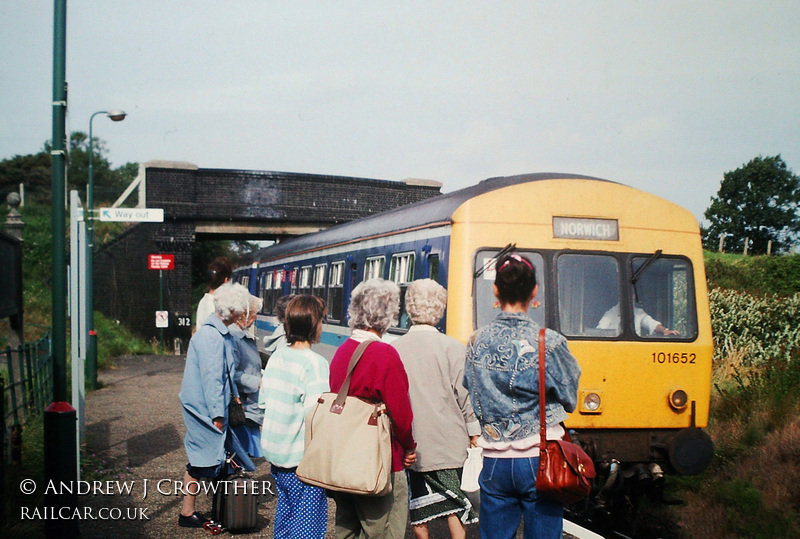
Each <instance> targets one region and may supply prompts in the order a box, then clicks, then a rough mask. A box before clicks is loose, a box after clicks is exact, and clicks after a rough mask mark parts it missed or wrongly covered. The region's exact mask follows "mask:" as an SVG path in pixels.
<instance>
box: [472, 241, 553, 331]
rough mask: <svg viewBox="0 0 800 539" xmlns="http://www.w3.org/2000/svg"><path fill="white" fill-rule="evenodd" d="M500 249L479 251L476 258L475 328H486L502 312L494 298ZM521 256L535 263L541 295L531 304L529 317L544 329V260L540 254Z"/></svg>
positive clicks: (521, 252)
mask: <svg viewBox="0 0 800 539" xmlns="http://www.w3.org/2000/svg"><path fill="white" fill-rule="evenodd" d="M499 252H500V249H487V250H481V251H478V253H477V254H476V256H475V263H474V264H475V266H474V272H475V274H476V275H477V277H475V280H474V282H473V286H474V293H473V299H474V301H475V327H481V326H485V325H486V324H488V323H489V322H491V321H492V320H494V319H495V317H497V315H498V313H499V312H500V307H499V305H497V299H496V298H495V297H494V291H493V289H492V285H493V284H494V277H495V268H494V262H495V258H496V257H497V254H498V253H499ZM517 252H518V253H519V254H520V255H522V256H524V257H525V258H527V259H528V260H530V261H531V262H532V263H533V267H534V269H535V270H536V282H537V283H538V284H539V293H538V294H537V295H536V297H535V298H534V301H533V302H532V303H531V307H530V310H529V311H528V316H530V317H531V318H532V319H533V321H534V322H536V323H537V324H539V325H540V326H542V327H544V325H545V323H544V313H545V297H546V294H545V289H546V282H545V280H544V278H543V276H544V275H545V273H544V259H543V258H542V255H540V254H539V253H535V252H531V251H517Z"/></svg>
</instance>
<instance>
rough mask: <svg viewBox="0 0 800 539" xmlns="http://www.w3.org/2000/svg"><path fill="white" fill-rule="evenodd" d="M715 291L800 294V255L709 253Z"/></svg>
mask: <svg viewBox="0 0 800 539" xmlns="http://www.w3.org/2000/svg"><path fill="white" fill-rule="evenodd" d="M705 263H706V277H707V279H708V284H709V286H710V287H712V288H725V289H735V290H739V291H742V292H750V293H752V294H756V295H761V294H777V295H779V296H790V295H793V294H796V293H798V292H800V255H788V256H743V255H735V254H720V253H714V252H711V251H706V252H705Z"/></svg>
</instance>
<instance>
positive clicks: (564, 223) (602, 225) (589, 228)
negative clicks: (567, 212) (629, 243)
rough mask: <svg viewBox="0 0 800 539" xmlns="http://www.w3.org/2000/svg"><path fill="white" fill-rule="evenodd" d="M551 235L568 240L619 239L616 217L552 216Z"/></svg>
mask: <svg viewBox="0 0 800 539" xmlns="http://www.w3.org/2000/svg"><path fill="white" fill-rule="evenodd" d="M553 237H555V238H561V239H568V240H597V241H619V223H618V222H617V220H616V219H587V218H585V217H553Z"/></svg>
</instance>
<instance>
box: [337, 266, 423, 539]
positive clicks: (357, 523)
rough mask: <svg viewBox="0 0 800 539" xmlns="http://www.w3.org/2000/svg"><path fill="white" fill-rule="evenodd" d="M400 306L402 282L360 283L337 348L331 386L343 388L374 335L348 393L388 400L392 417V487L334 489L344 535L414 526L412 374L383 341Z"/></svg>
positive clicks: (382, 534)
mask: <svg viewBox="0 0 800 539" xmlns="http://www.w3.org/2000/svg"><path fill="white" fill-rule="evenodd" d="M399 310H400V289H399V287H398V286H397V285H396V284H394V283H392V282H389V281H384V280H383V279H370V280H368V281H364V282H362V283H360V284H359V285H358V286H356V287H355V288H354V289H353V292H352V294H351V296H350V306H349V307H348V311H347V314H348V315H349V322H348V323H349V325H350V327H351V328H352V330H353V332H352V335H351V337H350V338H349V339H347V340H346V341H345V342H343V343H342V345H341V346H340V347H339V348H338V349H337V350H336V354H335V355H334V356H333V360H332V361H331V366H330V382H331V391H333V392H338V391H339V389H341V387H342V384H343V383H344V379H345V377H346V375H347V367H348V365H349V364H350V358H351V357H352V355H353V352H355V350H356V348H357V347H358V345H359V344H361V343H362V342H364V341H370V344H369V346H367V348H366V349H365V350H364V354H363V355H362V356H361V360H360V361H359V363H358V365H356V368H355V370H354V371H353V375H352V378H351V381H350V391H349V393H348V395H353V396H356V397H360V398H362V399H366V400H370V401H381V402H383V403H385V404H386V408H387V409H388V411H389V415H390V416H391V418H392V472H393V473H392V492H391V493H389V494H387V495H385V496H376V497H373V496H359V495H354V494H347V493H342V492H336V493H334V499H335V500H336V537H338V538H339V539H347V538H351V537H352V538H366V539H370V538H387V539H392V538H398V539H400V538H402V537H404V536H405V532H406V527H407V526H408V482H407V480H406V475H405V471H404V469H405V467H406V466H410V465H411V464H413V463H414V461H415V460H416V453H415V450H414V449H415V447H416V444H415V442H414V436H413V434H412V431H411V422H412V419H413V415H412V413H411V403H410V401H409V397H408V377H407V376H406V371H405V369H404V368H403V363H402V362H401V361H400V356H399V355H398V354H397V351H396V350H395V349H394V348H392V347H391V346H390V345H388V344H386V343H384V342H382V341H381V337H383V335H384V334H385V333H386V332H387V331H388V329H389V328H390V327H391V326H392V325H393V324H395V323H396V320H397V313H398V312H399ZM342 436H347V433H342ZM353 466H358V463H357V462H354V463H353Z"/></svg>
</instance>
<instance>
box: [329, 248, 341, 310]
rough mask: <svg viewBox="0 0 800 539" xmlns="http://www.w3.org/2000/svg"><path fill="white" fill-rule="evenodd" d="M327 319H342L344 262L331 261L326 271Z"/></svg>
mask: <svg viewBox="0 0 800 539" xmlns="http://www.w3.org/2000/svg"><path fill="white" fill-rule="evenodd" d="M328 320H330V321H331V322H341V321H343V320H344V262H333V263H332V264H331V270H330V272H328Z"/></svg>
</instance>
